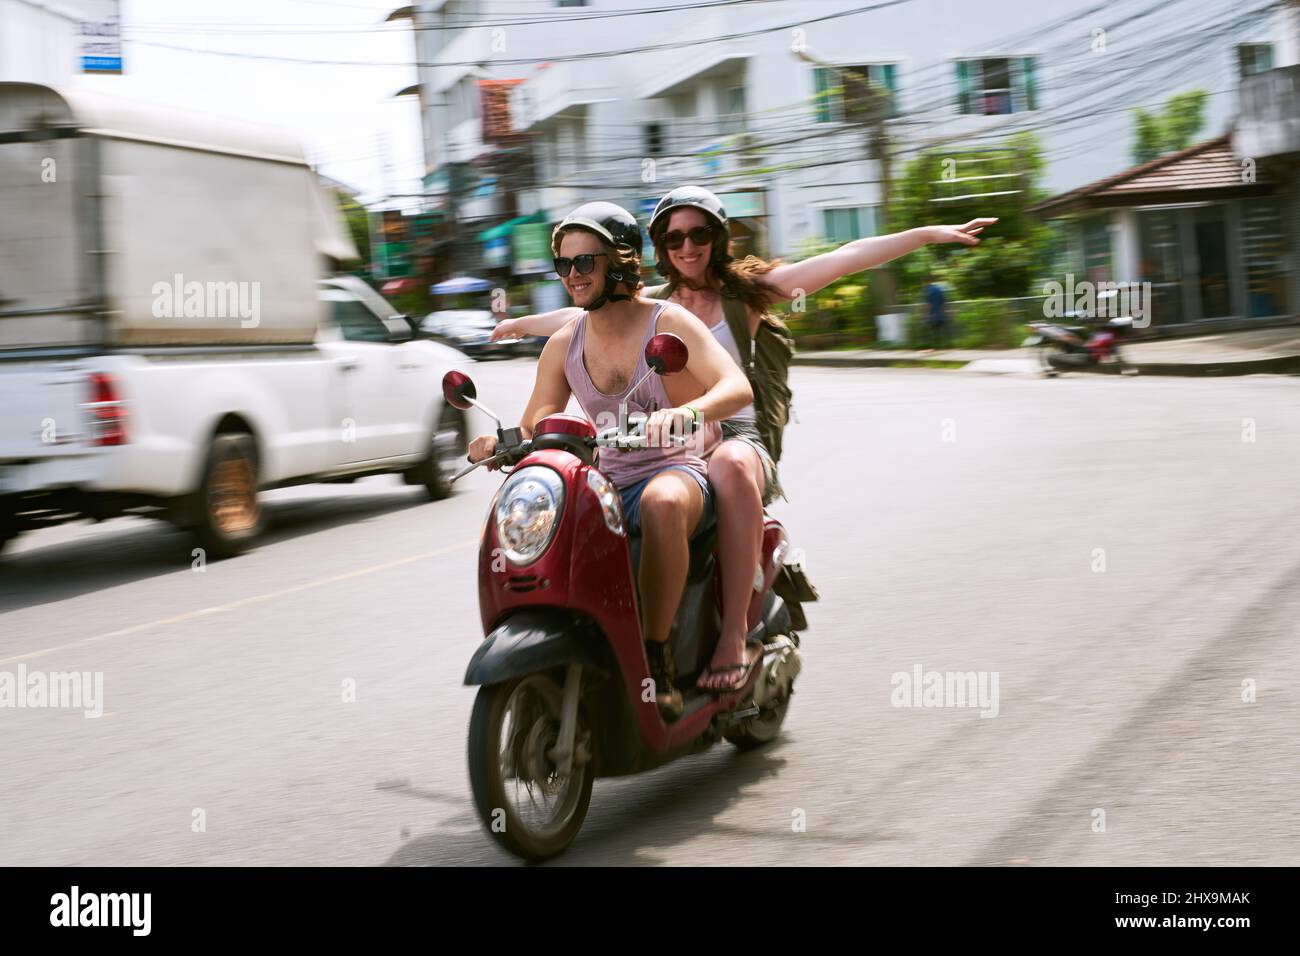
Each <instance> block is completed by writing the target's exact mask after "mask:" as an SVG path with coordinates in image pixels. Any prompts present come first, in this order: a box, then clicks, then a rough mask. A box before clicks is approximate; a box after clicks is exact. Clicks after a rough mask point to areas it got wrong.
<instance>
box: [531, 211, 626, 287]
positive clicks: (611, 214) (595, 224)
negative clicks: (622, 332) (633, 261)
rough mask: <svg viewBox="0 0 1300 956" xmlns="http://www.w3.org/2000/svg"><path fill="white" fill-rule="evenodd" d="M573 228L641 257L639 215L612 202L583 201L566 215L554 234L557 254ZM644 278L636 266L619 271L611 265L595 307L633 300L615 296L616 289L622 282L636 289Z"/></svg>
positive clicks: (552, 238) (554, 246) (553, 249)
mask: <svg viewBox="0 0 1300 956" xmlns="http://www.w3.org/2000/svg"><path fill="white" fill-rule="evenodd" d="M569 229H584V230H586V231H587V232H590V233H594V234H595V235H597V236H600V238H602V239H604V240H605V241H606V242H608V243H609V244H610V245H612V246H614V247H615V248H618V247H620V246H626V247H627V248H628V249H630V250H631V251H632V252H633V253H635V254H636V256H637V257H638V259H639V258H640V256H641V227H640V225H638V224H637V221H636V216H634V215H632V214H631V213H630V212H628V211H627V210H626V209H624V208H623V207H622V206H618V205H615V204H614V203H612V202H589V203H583V204H582V205H581V206H579V207H578V208H577V209H575V210H573V212H571V213H569V214H568V215H567V216H565V217H564V219H562V220H561V221H560V224H559V225H558V226H556V227H555V230H554V231H553V232H552V233H551V251H552V252H553V253H554V254H556V255H559V252H560V238H561V236H562V234H563V233H564V232H565V231H567V230H569ZM640 281H641V273H640V272H638V271H637V270H636V269H628V270H619V269H616V268H613V267H611V268H610V270H609V272H607V273H606V278H605V289H604V291H603V292H602V293H601V295H600V296H599V297H598V298H597V299H596V301H595V302H593V303H592V305H591V310H592V311H594V310H596V309H599V308H600V307H601V306H603V305H604V304H605V303H606V302H609V301H611V300H612V301H614V302H625V301H627V300H629V299H631V298H632V296H630V295H614V294H613V289H614V287H616V286H617V285H618V284H619V283H620V282H626V283H627V284H628V286H629V287H630V288H632V289H635V288H636V287H637V284H638V283H639V282H640Z"/></svg>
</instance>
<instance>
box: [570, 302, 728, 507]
mask: <svg viewBox="0 0 1300 956" xmlns="http://www.w3.org/2000/svg"><path fill="white" fill-rule="evenodd" d="M663 307H664V303H663V302H656V303H655V307H654V312H653V313H652V314H651V316H650V321H649V322H648V323H646V333H645V337H644V338H643V339H642V342H641V348H640V349H638V350H637V359H636V367H635V368H634V369H633V370H632V374H631V376H630V377H629V378H628V386H629V387H630V386H631V385H632V383H634V382H636V381H638V380H640V378H641V376H643V375H645V373H646V372H647V371H649V367H648V366H647V365H646V362H645V343H646V342H649V341H650V337H651V336H653V335H654V334H655V329H656V327H657V326H658V324H659V313H660V312H662V311H663ZM587 318H588V314H587V313H586V312H584V313H582V315H580V316H578V322H577V325H576V327H575V328H574V330H573V338H572V339H570V340H569V350H568V352H567V353H566V354H565V356H564V375H565V377H566V378H567V379H568V380H569V389H570V390H571V391H572V392H573V397H574V398H576V399H577V400H578V405H579V406H581V408H582V411H583V412H584V413H585V414H586V416H587V417H588V418H590V419H591V420H592V421H593V422H594V423H595V425H596V429H597V430H598V431H599V430H602V429H605V428H608V427H610V426H612V425H617V424H618V404H619V401H620V400H621V399H622V397H623V396H622V395H606V394H605V393H604V392H602V391H600V389H598V388H596V385H595V383H594V382H592V380H591V375H590V374H588V372H587V363H586V361H585V360H584V359H583V354H584V350H585V348H586V345H587ZM672 405H673V403H672V402H671V401H670V400H669V399H668V393H667V392H665V391H664V384H663V382H662V381H661V380H660V378H659V376H658V375H651V376H650V377H649V378H647V379H646V380H645V381H644V382H642V383H641V385H640V387H639V388H637V390H636V391H635V392H633V393H632V394H631V395H630V396H628V400H627V411H628V418H629V420H633V421H634V420H635V418H636V416H637V414H638V413H642V414H645V415H649V414H650V413H651V412H654V411H658V410H659V409H661V408H672ZM669 465H684V466H686V467H688V468H691V469H694V470H695V471H698V472H699V473H700V474H701V475H707V470H706V466H705V464H704V460H703V459H702V458H700V457H699V456H698V455H696V454H694V453H693V452H692V449H690V448H678V447H676V446H672V447H669V448H643V449H637V450H635V451H617V450H615V449H613V448H602V449H601V450H600V470H601V471H603V472H604V473H605V475H606V477H608V478H609V480H610V481H612V482H613V483H614V485H615V486H616V487H618V488H626V487H627V486H628V485H632V484H635V483H636V482H638V481H641V480H642V479H644V478H649V477H650V476H651V475H653V474H655V473H656V472H659V471H662V470H663V469H664V468H666V467H667V466H669Z"/></svg>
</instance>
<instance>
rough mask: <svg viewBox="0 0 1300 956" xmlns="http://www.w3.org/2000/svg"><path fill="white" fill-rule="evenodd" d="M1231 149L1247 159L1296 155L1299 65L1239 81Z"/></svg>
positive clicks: (1299, 117)
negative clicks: (1238, 111) (1237, 106)
mask: <svg viewBox="0 0 1300 956" xmlns="http://www.w3.org/2000/svg"><path fill="white" fill-rule="evenodd" d="M1239 93H1240V99H1241V107H1240V108H1241V115H1240V116H1239V117H1238V119H1237V131H1236V135H1235V137H1234V144H1233V145H1234V148H1235V151H1236V152H1237V154H1238V155H1240V156H1247V157H1251V158H1261V157H1265V156H1279V155H1281V154H1283V153H1300V65H1296V66H1284V67H1280V68H1279V69H1276V70H1266V71H1265V72H1263V73H1256V74H1255V75H1254V76H1247V77H1243V78H1242V80H1241V86H1240V87H1239Z"/></svg>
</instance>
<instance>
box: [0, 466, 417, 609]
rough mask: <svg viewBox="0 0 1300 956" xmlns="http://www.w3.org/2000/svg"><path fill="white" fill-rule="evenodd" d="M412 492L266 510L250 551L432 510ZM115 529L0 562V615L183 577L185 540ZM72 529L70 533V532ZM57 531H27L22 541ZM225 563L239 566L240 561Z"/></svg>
mask: <svg viewBox="0 0 1300 956" xmlns="http://www.w3.org/2000/svg"><path fill="white" fill-rule="evenodd" d="M430 503H431V502H429V499H428V498H427V497H426V495H425V493H424V491H423V490H422V489H418V488H407V487H405V486H394V487H392V488H387V489H384V490H382V491H375V492H369V493H364V494H358V493H353V494H349V495H337V496H330V497H320V498H307V499H303V498H295V499H292V500H287V501H268V502H266V503H265V505H264V508H265V510H266V517H267V527H266V531H265V532H264V534H263V536H262V538H261V540H260V541H259V542H258V544H257V545H256V547H259V548H264V547H268V546H271V545H275V544H278V543H280V542H282V541H288V540H291V539H293V538H297V537H299V536H302V535H307V534H315V533H316V532H319V531H328V530H329V529H331V528H337V527H339V526H340V525H345V524H350V523H352V522H356V521H362V520H367V519H370V518H377V517H381V516H382V515H385V514H389V513H391V512H394V511H402V510H405V509H407V508H414V507H418V506H419V505H423V504H430ZM114 524H115V525H116V527H114V528H113V530H107V529H95V530H93V531H92V530H91V529H90V528H89V527H88V526H83V527H84V529H85V531H84V532H83V533H79V534H78V536H77V537H76V538H74V539H72V540H63V541H59V542H58V543H57V544H50V545H46V546H37V547H35V548H31V549H30V550H26V551H15V552H6V553H5V554H4V555H3V556H0V612H4V611H12V610H17V609H19V608H24V607H33V606H35V605H39V604H47V603H50V602H52V601H62V600H66V599H68V598H73V597H77V596H79V595H82V594H87V593H90V592H92V591H99V590H103V589H105V588H110V587H116V586H117V585H120V584H128V583H130V582H132V581H139V580H142V579H145V578H150V577H156V576H159V575H163V574H172V573H174V572H176V571H182V570H188V569H189V568H190V566H191V562H192V560H193V558H192V555H191V550H192V549H193V548H194V544H193V541H192V539H191V538H190V537H189V535H188V534H186V533H184V532H181V531H178V530H177V529H175V528H173V527H172V526H171V525H169V524H166V523H165V522H162V521H157V520H152V519H146V518H126V519H114ZM69 527H76V526H69ZM59 530H62V531H64V532H65V533H66V531H67V530H68V529H67V528H64V529H51V530H49V531H36V532H30V533H29V534H30V536H31V537H28V536H23V537H22V538H20V539H19V541H20V542H23V541H28V540H32V538H36V539H39V536H41V535H47V534H54V533H57V532H58V531H59ZM231 560H234V561H238V560H239V558H233V559H231Z"/></svg>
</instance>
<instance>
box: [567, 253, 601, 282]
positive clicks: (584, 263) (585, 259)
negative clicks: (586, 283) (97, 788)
mask: <svg viewBox="0 0 1300 956" xmlns="http://www.w3.org/2000/svg"><path fill="white" fill-rule="evenodd" d="M607 255H609V253H608V252H584V253H583V254H582V255H580V256H574V257H573V258H572V259H570V258H569V257H568V256H556V257H555V274H556V275H557V276H559V277H560V278H561V279H563V278H565V277H566V276H568V274H569V273H570V272H572V271H573V267H574V266H577V267H578V275H580V276H589V275H591V270H592V269H594V268H596V256H607Z"/></svg>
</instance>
